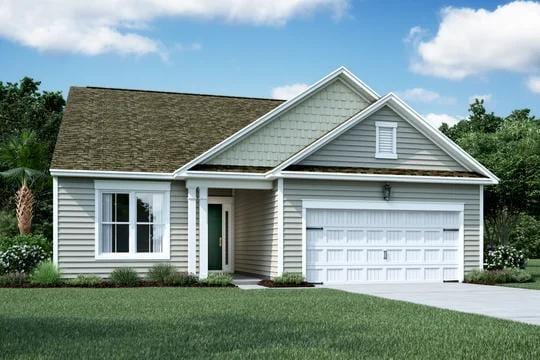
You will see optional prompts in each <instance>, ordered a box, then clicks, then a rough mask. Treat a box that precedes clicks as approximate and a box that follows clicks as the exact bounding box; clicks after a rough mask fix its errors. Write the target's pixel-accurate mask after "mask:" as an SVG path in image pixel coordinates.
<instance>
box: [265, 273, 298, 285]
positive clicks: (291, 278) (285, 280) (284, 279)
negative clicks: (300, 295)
mask: <svg viewBox="0 0 540 360" xmlns="http://www.w3.org/2000/svg"><path fill="white" fill-rule="evenodd" d="M272 280H273V281H274V284H277V285H300V284H302V283H303V282H304V277H303V276H302V274H300V273H289V272H285V273H283V274H282V275H281V276H276V277H275V278H273V279H272Z"/></svg>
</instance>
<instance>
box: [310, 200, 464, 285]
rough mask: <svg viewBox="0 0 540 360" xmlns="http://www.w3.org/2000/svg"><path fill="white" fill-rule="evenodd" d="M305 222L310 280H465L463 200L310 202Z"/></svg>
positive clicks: (351, 281)
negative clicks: (463, 261)
mask: <svg viewBox="0 0 540 360" xmlns="http://www.w3.org/2000/svg"><path fill="white" fill-rule="evenodd" d="M304 222H305V233H304V236H305V239H306V241H305V249H304V250H305V251H304V253H305V257H304V259H305V263H304V266H305V267H304V270H305V274H306V278H307V280H308V281H310V282H316V283H355V282H356V283H361V282H443V281H460V280H462V277H463V270H462V269H463V267H462V255H461V254H462V245H461V244H462V243H463V241H462V240H461V239H462V223H463V205H462V204H444V203H442V204H441V203H397V202H392V203H389V202H381V203H379V202H375V203H367V202H366V203H358V202H331V201H330V202H324V203H320V202H315V203H313V202H309V201H308V202H304Z"/></svg>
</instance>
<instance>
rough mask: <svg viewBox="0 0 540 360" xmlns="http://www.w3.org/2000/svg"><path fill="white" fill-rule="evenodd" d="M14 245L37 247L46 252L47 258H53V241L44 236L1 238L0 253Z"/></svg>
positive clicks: (27, 235)
mask: <svg viewBox="0 0 540 360" xmlns="http://www.w3.org/2000/svg"><path fill="white" fill-rule="evenodd" d="M14 245H30V246H32V245H37V246H39V247H40V248H42V249H43V250H44V251H45V254H46V256H47V258H50V257H51V256H52V251H53V248H52V241H50V240H49V239H47V238H46V237H44V236H43V235H35V234H25V235H15V236H0V252H2V251H6V250H7V249H9V248H10V247H12V246H14Z"/></svg>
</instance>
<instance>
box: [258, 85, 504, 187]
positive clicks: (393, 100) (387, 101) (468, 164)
mask: <svg viewBox="0 0 540 360" xmlns="http://www.w3.org/2000/svg"><path fill="white" fill-rule="evenodd" d="M384 106H389V107H390V108H391V109H392V110H394V111H395V112H396V113H398V114H399V115H400V116H401V117H402V118H403V119H404V120H406V121H407V122H408V123H410V124H411V125H412V126H413V127H414V128H415V129H416V130H418V131H419V132H420V133H422V134H423V135H424V136H426V137H427V138H428V139H430V140H431V141H432V142H433V143H434V144H436V145H437V146H439V147H440V148H441V150H443V151H445V152H446V153H447V154H448V155H449V156H451V157H452V158H453V159H454V160H456V161H457V162H458V163H459V164H461V165H462V166H464V167H465V168H466V169H467V170H469V171H477V172H479V173H480V174H483V175H484V176H486V177H488V178H489V179H491V180H493V181H492V182H491V184H497V183H498V181H499V179H498V178H497V176H495V175H494V174H493V173H492V172H491V171H489V170H488V169H487V168H485V167H484V166H483V165H482V164H480V163H479V162H478V161H477V160H475V159H474V158H473V157H472V156H471V155H469V154H468V153H467V152H465V150H463V149H461V148H460V147H459V146H457V145H456V144H455V143H453V142H452V141H451V140H450V139H448V138H447V137H446V136H444V135H443V134H442V133H440V132H439V131H438V130H437V129H435V128H433V127H432V126H431V125H429V124H428V123H427V122H426V121H425V120H424V119H423V118H422V117H421V116H420V115H419V114H418V113H416V112H414V110H412V109H411V108H410V107H409V106H408V105H406V104H405V103H404V102H403V101H402V100H401V99H399V98H398V97H397V96H396V95H395V94H393V93H389V94H387V95H385V96H384V97H382V98H381V99H379V100H378V101H377V102H375V103H373V104H371V105H370V106H368V107H367V108H365V109H364V110H362V111H360V112H359V113H358V114H356V115H355V116H353V117H351V118H350V119H349V120H347V121H345V122H344V123H342V124H341V125H339V126H337V127H336V128H335V129H334V130H332V131H330V132H329V133H327V134H326V135H324V136H323V137H321V138H319V139H318V140H317V141H315V142H313V143H312V144H311V145H308V146H307V147H305V148H304V149H303V150H301V151H299V152H298V153H296V154H295V155H293V156H291V157H290V158H289V159H287V160H285V161H284V162H282V163H281V164H280V165H278V166H276V167H275V168H274V169H273V170H272V171H271V172H269V173H268V174H269V175H275V174H277V173H279V172H280V171H282V170H283V169H285V168H286V167H287V166H289V165H292V164H294V163H297V162H299V161H301V160H303V159H305V158H306V157H308V156H309V155H311V154H313V153H314V152H315V151H317V150H318V149H320V148H321V147H323V146H324V145H326V144H328V143H329V142H330V141H332V140H334V139H335V138H337V137H338V136H339V135H341V134H343V133H344V132H346V131H347V130H349V129H351V128H352V127H353V126H355V125H357V124H358V123H360V122H361V121H363V120H365V119H367V118H368V117H369V116H370V115H372V114H374V113H375V112H377V111H378V110H380V109H382V108H383V107H384Z"/></svg>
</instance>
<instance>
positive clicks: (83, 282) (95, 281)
mask: <svg viewBox="0 0 540 360" xmlns="http://www.w3.org/2000/svg"><path fill="white" fill-rule="evenodd" d="M102 282H103V280H102V279H101V278H100V277H99V276H95V275H83V274H80V275H78V276H77V277H76V278H74V279H70V280H68V281H67V284H68V285H71V286H90V287H91V286H98V285H100V284H101V283H102Z"/></svg>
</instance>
